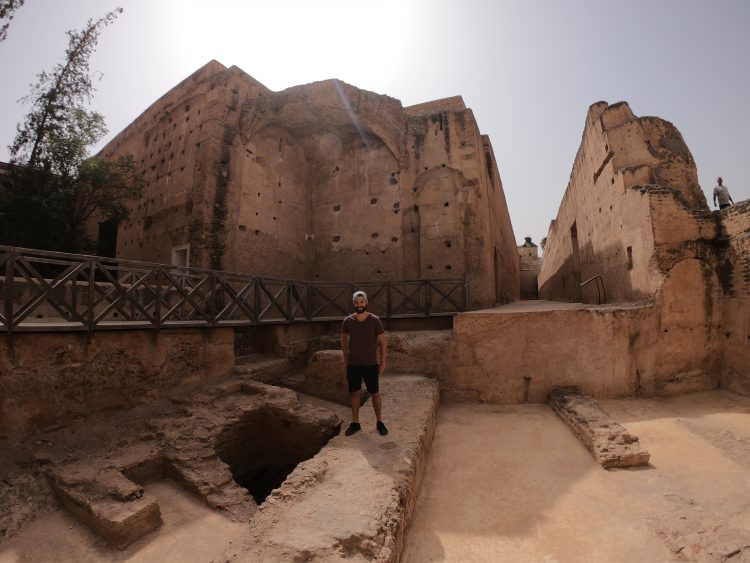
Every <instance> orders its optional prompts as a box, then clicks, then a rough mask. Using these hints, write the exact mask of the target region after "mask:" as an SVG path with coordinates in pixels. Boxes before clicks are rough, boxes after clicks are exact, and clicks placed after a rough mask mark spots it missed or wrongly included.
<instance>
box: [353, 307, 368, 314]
mask: <svg viewBox="0 0 750 563" xmlns="http://www.w3.org/2000/svg"><path fill="white" fill-rule="evenodd" d="M354 310H355V311H357V313H359V314H362V313H364V312H365V311H367V305H365V306H364V307H354Z"/></svg>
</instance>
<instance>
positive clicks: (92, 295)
mask: <svg viewBox="0 0 750 563" xmlns="http://www.w3.org/2000/svg"><path fill="white" fill-rule="evenodd" d="M2 272H4V273H5V277H4V281H2V278H0V283H2V284H3V287H2V290H1V291H0V297H2V300H3V302H2V306H0V331H5V332H7V333H9V334H11V335H12V333H13V332H18V331H34V330H36V331H40V330H43V331H50V330H52V331H56V330H83V331H94V330H111V329H143V328H146V329H155V330H160V329H164V328H173V327H217V326H244V325H259V324H266V323H293V322H310V321H328V320H336V319H341V318H342V317H343V316H345V315H347V314H349V313H350V312H351V296H352V293H353V292H354V291H355V290H358V289H361V290H364V291H366V292H367V295H368V297H369V302H370V307H369V310H371V311H372V312H374V313H375V314H377V315H380V316H381V317H383V318H385V319H395V318H408V317H435V316H444V315H452V314H455V313H458V312H461V311H465V310H466V308H467V302H468V300H467V288H466V284H465V282H464V280H461V279H429V280H406V281H389V282H368V283H336V282H304V281H295V280H286V279H277V278H270V277H260V276H252V275H248V274H238V273H230V272H221V271H215V270H203V269H199V268H183V267H176V266H168V265H164V264H152V263H146V262H134V261H130V260H117V259H112V258H103V257H100V256H86V255H79V254H66V253H60V252H47V251H40V250H29V249H24V248H15V247H8V246H0V275H1V273H2Z"/></svg>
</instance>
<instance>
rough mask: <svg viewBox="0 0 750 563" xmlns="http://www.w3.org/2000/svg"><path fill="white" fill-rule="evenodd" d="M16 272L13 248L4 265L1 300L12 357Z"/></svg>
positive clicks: (14, 250)
mask: <svg viewBox="0 0 750 563" xmlns="http://www.w3.org/2000/svg"><path fill="white" fill-rule="evenodd" d="M15 272H16V249H15V248H13V249H11V250H10V252H9V254H8V261H7V262H6V263H5V288H4V290H3V294H4V295H3V298H4V299H5V313H4V314H5V322H6V323H7V324H6V328H7V329H8V348H9V349H10V351H11V355H14V352H13V351H14V348H13V326H14V320H13V293H14V291H13V289H14V287H13V285H14V284H13V278H14V277H15Z"/></svg>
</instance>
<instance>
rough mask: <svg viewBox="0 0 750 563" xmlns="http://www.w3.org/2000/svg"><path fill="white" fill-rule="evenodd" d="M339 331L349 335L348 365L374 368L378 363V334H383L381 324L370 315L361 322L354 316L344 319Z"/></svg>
mask: <svg viewBox="0 0 750 563" xmlns="http://www.w3.org/2000/svg"><path fill="white" fill-rule="evenodd" d="M341 330H342V331H343V332H345V333H347V334H348V335H349V365H350V366H374V365H376V364H377V363H378V334H383V333H384V332H385V331H384V330H383V323H381V322H380V318H379V317H378V316H377V315H373V314H372V313H370V314H369V315H367V318H365V320H363V321H358V320H357V316H356V314H351V315H349V316H348V317H346V318H345V319H344V325H343V326H342V327H341Z"/></svg>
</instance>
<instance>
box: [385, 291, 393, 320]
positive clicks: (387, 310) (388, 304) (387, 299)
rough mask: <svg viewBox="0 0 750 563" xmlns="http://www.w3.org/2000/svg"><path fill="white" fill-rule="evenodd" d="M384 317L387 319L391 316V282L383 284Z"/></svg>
mask: <svg viewBox="0 0 750 563" xmlns="http://www.w3.org/2000/svg"><path fill="white" fill-rule="evenodd" d="M385 315H386V318H388V319H390V318H391V317H392V316H393V302H392V301H391V282H386V283H385Z"/></svg>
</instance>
